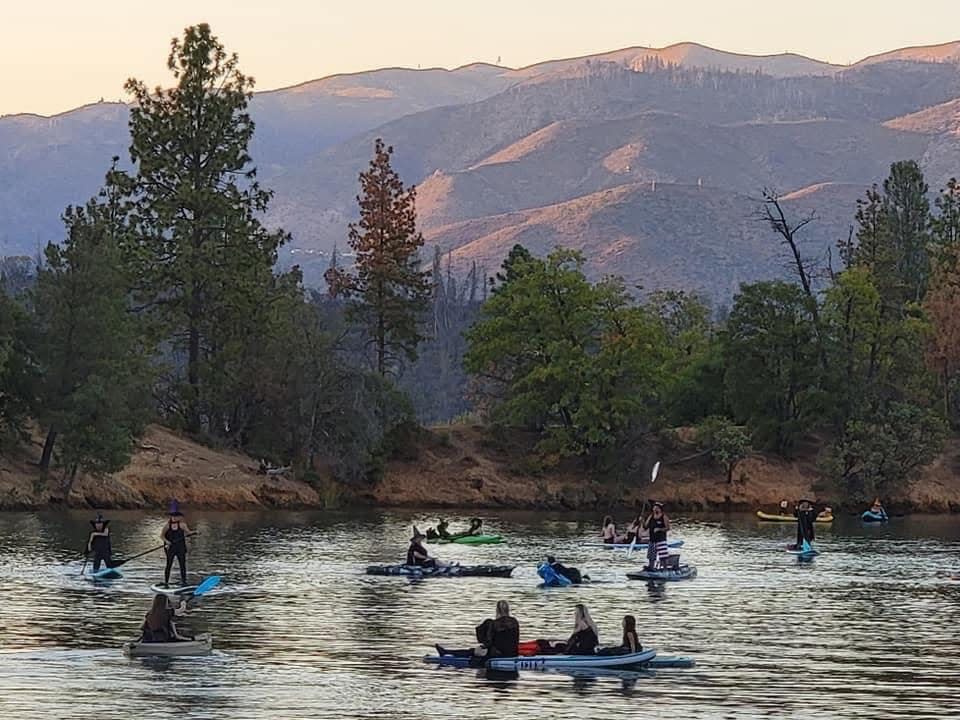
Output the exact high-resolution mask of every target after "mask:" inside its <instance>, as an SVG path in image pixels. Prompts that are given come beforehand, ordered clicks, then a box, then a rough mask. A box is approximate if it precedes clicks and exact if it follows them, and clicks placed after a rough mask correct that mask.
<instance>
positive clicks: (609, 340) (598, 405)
mask: <svg viewBox="0 0 960 720" xmlns="http://www.w3.org/2000/svg"><path fill="white" fill-rule="evenodd" d="M583 262H584V259H583V256H582V255H580V254H579V253H577V252H574V251H570V250H563V249H558V250H555V251H554V252H553V253H551V254H550V255H549V256H548V257H547V258H546V259H544V260H539V259H529V260H527V259H524V260H523V261H522V272H517V273H514V276H513V277H512V278H511V279H510V280H509V282H506V283H503V284H501V285H500V287H499V288H498V290H497V292H496V293H494V294H493V295H492V296H491V297H490V298H489V299H488V301H487V302H486V303H485V304H484V306H483V308H482V310H481V318H480V320H479V321H478V322H477V323H476V324H475V325H474V326H473V327H472V328H471V329H470V330H469V332H468V333H467V341H468V350H467V353H466V356H465V363H466V367H467V369H468V371H469V372H471V373H472V374H473V375H474V376H476V377H477V378H479V379H480V380H481V387H482V389H483V394H484V398H485V400H486V401H487V402H488V403H489V404H490V406H491V411H492V414H493V417H494V418H495V419H496V420H497V421H498V422H502V423H505V424H509V425H518V426H524V427H528V428H532V429H534V430H536V431H538V432H539V433H540V437H541V441H540V443H539V450H540V451H541V453H543V454H544V455H545V456H549V457H554V458H559V457H564V456H589V457H594V458H596V457H597V456H598V453H599V452H601V451H603V450H604V449H606V448H609V447H611V446H613V445H615V444H616V443H617V442H618V441H622V440H623V438H624V434H625V433H628V432H629V431H630V430H631V428H633V427H635V426H636V425H638V424H648V423H652V422H654V421H655V420H656V417H657V414H658V410H659V409H660V408H661V407H662V398H661V396H660V394H661V392H662V387H663V381H662V363H663V357H664V347H665V336H664V334H663V330H662V325H661V324H660V323H659V322H657V319H656V318H655V317H654V316H653V315H652V314H651V313H649V312H648V311H646V310H645V309H643V308H639V307H636V306H634V305H633V304H632V303H631V301H630V299H629V297H628V296H627V294H626V291H625V289H624V287H623V284H622V282H619V281H616V280H607V281H604V282H601V283H598V284H596V285H593V284H591V283H590V282H588V281H587V279H586V277H585V276H584V274H583ZM514 269H515V270H516V269H517V268H516V267H514ZM507 272H509V270H508V269H507V268H505V272H504V274H506V273H507Z"/></svg>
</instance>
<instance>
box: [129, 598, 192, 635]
mask: <svg viewBox="0 0 960 720" xmlns="http://www.w3.org/2000/svg"><path fill="white" fill-rule="evenodd" d="M186 610H187V603H186V601H185V600H183V601H181V602H180V605H179V606H178V607H177V608H176V609H174V608H172V607H171V606H170V602H169V600H168V599H167V596H166V595H159V594H158V595H156V596H154V598H153V604H152V605H151V606H150V612H148V613H147V614H146V616H145V617H144V620H143V626H142V627H141V628H140V632H141V636H140V641H141V642H145V643H155V642H156V643H160V642H177V641H180V640H193V638H192V637H187V636H185V635H181V634H180V633H179V632H177V626H176V624H175V623H174V621H173V618H174V616H175V615H181V616H182V615H185V614H186Z"/></svg>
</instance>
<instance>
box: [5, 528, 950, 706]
mask: <svg viewBox="0 0 960 720" xmlns="http://www.w3.org/2000/svg"><path fill="white" fill-rule="evenodd" d="M483 516H484V517H485V518H486V524H487V526H488V527H489V529H491V530H493V531H497V532H501V533H503V534H504V535H506V536H507V537H509V538H510V540H511V542H510V543H509V544H506V545H491V546H478V547H467V546H458V545H445V546H431V547H432V548H433V550H435V551H436V554H437V555H438V556H439V557H441V558H442V559H445V560H459V561H460V562H462V563H464V564H467V563H483V564H486V563H492V564H501V563H511V564H516V565H517V568H516V570H515V572H514V574H513V577H512V578H510V579H482V578H457V579H431V580H425V581H420V582H411V581H409V580H407V579H404V578H393V577H368V576H365V575H364V574H363V572H362V571H363V567H364V566H365V565H367V564H369V563H387V562H396V561H400V560H401V558H402V557H403V555H404V553H405V549H406V544H407V539H408V537H409V534H410V527H411V524H412V523H413V522H416V523H417V524H418V525H419V526H420V527H425V526H427V525H429V524H432V521H433V520H434V518H433V517H432V516H430V515H428V514H426V513H399V512H398V513H394V512H386V513H377V514H363V515H353V516H348V515H332V514H324V513H287V512H284V513H205V514H191V515H189V517H188V519H189V521H190V522H191V525H192V526H193V527H194V528H195V529H198V530H199V531H200V533H201V534H200V535H199V536H198V537H197V538H196V539H195V540H194V541H193V543H192V546H191V549H190V555H189V560H190V564H191V572H192V575H193V578H194V579H196V578H199V577H200V576H201V575H202V574H209V573H219V574H222V575H223V577H224V583H223V586H222V590H221V591H219V592H217V593H216V594H214V595H212V596H210V597H208V598H207V599H205V600H204V601H203V603H202V604H201V605H200V606H199V607H198V608H197V609H196V610H195V611H193V612H192V613H191V614H190V616H189V618H188V619H187V620H186V621H185V622H183V623H182V626H183V627H184V628H186V629H187V631H189V632H203V631H209V632H211V633H213V635H214V641H215V642H214V647H215V652H214V654H213V655H211V656H209V657H201V658H182V659H166V660H146V659H133V660H130V659H126V658H124V657H123V656H122V655H121V652H120V649H119V648H120V645H121V643H122V642H123V641H124V640H127V639H129V638H131V637H133V636H134V635H135V634H136V633H137V630H138V628H139V625H140V623H141V622H142V620H143V615H144V613H145V612H146V611H147V609H148V606H149V603H150V599H151V595H150V591H149V586H150V584H152V583H154V582H157V581H159V580H161V579H162V569H163V557H162V553H155V554H153V555H148V556H146V557H145V558H142V559H139V560H134V561H132V562H131V563H130V564H129V565H126V566H124V568H123V570H124V572H125V576H124V578H123V579H121V580H116V581H113V582H109V583H108V582H101V583H96V584H95V583H92V582H90V581H88V580H86V579H84V578H83V577H81V576H80V567H81V563H80V561H79V560H78V558H79V557H80V551H79V550H80V548H81V547H82V545H83V543H84V540H85V535H86V532H87V528H88V527H89V526H88V524H87V521H88V520H89V518H90V514H89V513H7V514H0V588H2V590H3V593H2V596H0V717H2V718H17V719H18V720H24V719H30V718H77V717H81V716H83V717H95V718H97V720H108V719H112V718H124V719H126V718H167V717H169V716H171V715H172V714H175V715H177V716H179V717H185V718H211V719H213V718H217V719H219V718H224V719H229V720H244V719H246V718H368V717H377V718H380V719H384V718H459V719H464V718H466V719H470V718H504V719H505V718H511V719H517V720H526V719H528V718H529V719H533V718H538V719H540V718H548V717H551V718H578V719H579V718H600V717H602V718H620V717H658V718H674V719H676V720H681V719H687V718H761V717H762V718H773V717H776V718H781V717H789V718H805V717H810V718H813V717H816V718H820V719H822V718H858V720H862V719H863V718H912V719H914V720H915V719H916V718H942V717H948V716H953V717H957V716H958V715H960V632H958V630H960V583H957V582H951V581H950V580H949V579H948V578H947V577H945V575H944V573H945V572H946V571H953V572H957V571H960V518H956V517H914V518H903V519H895V520H893V521H892V522H891V523H890V524H889V525H887V526H884V527H870V526H867V527H864V526H862V525H861V524H860V523H859V521H857V520H856V519H853V518H846V519H844V518H840V519H838V521H837V522H836V524H835V527H833V528H830V529H821V528H820V527H818V541H819V546H820V549H821V550H822V551H823V554H822V555H820V556H819V557H817V558H816V560H814V561H813V562H803V563H801V562H798V561H797V559H796V558H794V557H792V556H790V555H788V554H787V553H785V552H783V547H784V545H785V544H786V543H787V542H790V541H792V538H793V535H794V532H795V531H794V528H793V527H792V526H778V525H768V524H760V523H758V522H756V521H755V520H754V519H753V518H750V517H747V516H713V517H707V516H697V517H677V518H674V532H673V537H679V538H683V539H684V540H685V541H686V545H685V546H684V548H683V555H684V558H685V559H686V560H687V561H689V562H690V563H692V564H695V565H696V566H697V568H698V570H699V577H698V578H697V579H695V580H692V581H689V582H682V583H672V584H668V585H666V586H662V587H655V586H648V585H646V584H644V583H641V582H632V581H628V580H627V579H626V577H625V573H626V572H627V571H629V570H630V569H635V568H636V567H637V566H638V564H639V560H638V558H639V555H640V553H637V554H636V556H637V557H635V558H634V559H628V558H627V557H626V556H625V554H624V553H622V552H613V551H609V550H605V549H603V548H589V547H585V546H584V545H583V543H584V541H586V540H592V539H594V535H595V527H594V526H595V521H596V519H595V518H581V519H578V518H575V517H564V516H561V515H552V514H550V513H541V514H536V515H533V514H515V513H504V514H498V515H496V516H494V515H492V514H490V513H485V514H484V515H483ZM110 517H111V518H112V522H111V528H112V530H113V537H114V540H113V544H114V552H115V554H116V555H118V556H123V555H124V554H126V555H132V554H134V553H135V552H138V551H141V550H145V549H148V548H150V547H151V546H153V545H156V544H157V538H158V535H159V531H160V527H161V525H162V523H163V517H162V516H156V515H155V516H147V515H144V514H142V513H119V512H118V513H110ZM548 552H549V553H552V554H554V555H556V556H557V557H558V559H560V560H561V561H563V562H565V563H567V564H573V565H576V566H578V567H579V568H581V570H584V571H586V572H588V573H589V574H590V575H591V576H592V577H593V578H594V579H602V580H609V581H613V582H610V583H604V584H597V585H595V586H593V587H581V588H563V589H550V590H544V589H539V588H538V587H537V584H538V581H539V578H537V576H536V567H535V566H536V563H537V561H538V560H539V559H541V558H542V557H543V556H544V555H545V554H546V553H548ZM88 572H89V568H88ZM174 573H176V569H175V570H174ZM499 599H507V600H509V601H510V603H511V606H512V608H513V614H514V615H515V616H516V617H517V619H518V620H519V621H520V625H521V635H522V638H523V639H534V638H538V637H547V638H564V637H566V636H567V635H568V634H569V632H570V630H571V625H572V622H573V620H572V615H573V606H574V604H575V603H576V602H584V603H586V604H587V606H588V607H589V608H590V611H591V613H592V615H593V618H594V620H595V621H596V622H597V624H598V625H599V628H600V636H601V642H610V643H615V642H617V641H618V639H619V627H620V619H621V618H622V616H623V615H624V614H626V613H632V614H634V615H636V616H637V619H638V629H639V632H640V637H641V641H642V642H643V643H644V645H645V646H650V647H655V648H657V649H658V651H659V652H660V653H662V654H680V655H689V656H692V657H694V658H695V659H696V663H697V665H696V667H694V668H692V669H671V670H666V669H663V670H657V671H656V672H647V673H631V674H625V675H623V676H598V677H572V676H570V675H564V674H557V673H536V672H525V673H521V674H520V675H519V677H516V678H509V677H507V678H488V677H486V676H485V675H484V673H482V672H480V671H477V670H455V669H450V668H436V667H433V666H428V665H425V664H423V663H422V661H421V660H422V657H423V656H424V655H425V654H428V653H432V644H433V643H434V642H437V641H439V642H441V643H443V644H446V645H449V646H457V645H463V646H467V645H470V644H472V641H473V639H474V636H473V628H474V625H476V624H477V623H479V622H480V621H481V620H483V619H484V618H486V617H489V616H491V615H492V614H493V610H494V606H495V604H496V602H497V600H499Z"/></svg>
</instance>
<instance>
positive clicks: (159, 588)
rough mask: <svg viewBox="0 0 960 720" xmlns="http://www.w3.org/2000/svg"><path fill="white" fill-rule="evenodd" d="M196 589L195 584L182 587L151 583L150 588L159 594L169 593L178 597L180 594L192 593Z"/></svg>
mask: <svg viewBox="0 0 960 720" xmlns="http://www.w3.org/2000/svg"><path fill="white" fill-rule="evenodd" d="M196 589H197V586H196V585H184V586H183V587H173V586H170V587H164V586H163V585H151V586H150V590H151V591H153V592H155V593H158V594H160V595H171V596H173V597H179V596H181V595H193V593H194V591H195V590H196Z"/></svg>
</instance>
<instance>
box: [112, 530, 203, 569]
mask: <svg viewBox="0 0 960 720" xmlns="http://www.w3.org/2000/svg"><path fill="white" fill-rule="evenodd" d="M196 534H197V533H196V532H192V533H187V534H186V535H185V536H184V537H192V536H194V535H196ZM176 542H179V540H177V541H176ZM166 546H167V544H166V543H164V544H163V545H157V546H156V547H154V548H150V549H149V550H144V551H143V552H142V553H137V554H136V555H131V556H130V557H128V558H127V559H126V560H120V561H118V562H115V563H114V564H113V567H120V566H121V565H123V564H125V563H128V562H130V561H131V560H136V559H137V558H141V557H143V556H144V555H149V554H150V553H152V552H156V551H157V550H163V548H165V547H166Z"/></svg>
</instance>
